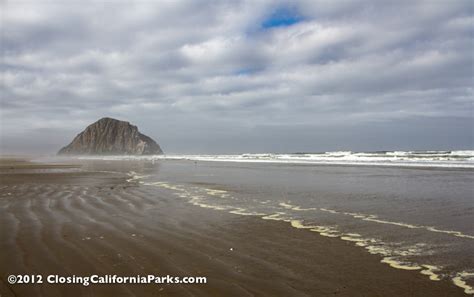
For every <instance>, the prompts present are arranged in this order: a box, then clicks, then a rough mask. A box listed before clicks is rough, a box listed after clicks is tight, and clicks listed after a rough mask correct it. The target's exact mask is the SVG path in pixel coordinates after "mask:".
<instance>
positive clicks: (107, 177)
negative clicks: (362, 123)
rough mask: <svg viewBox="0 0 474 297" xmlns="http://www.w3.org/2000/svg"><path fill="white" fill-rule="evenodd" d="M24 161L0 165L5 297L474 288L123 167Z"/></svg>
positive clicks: (444, 292) (419, 292)
mask: <svg viewBox="0 0 474 297" xmlns="http://www.w3.org/2000/svg"><path fill="white" fill-rule="evenodd" d="M9 162H10V163H9ZM13 163H14V162H11V161H6V160H3V161H2V164H3V165H5V164H6V165H5V166H4V167H3V170H2V171H1V172H2V173H0V174H1V175H0V250H1V253H0V277H1V280H0V296H2V297H3V296H466V295H464V294H463V292H462V290H461V289H459V288H457V287H455V286H454V285H452V284H451V283H449V282H447V281H437V282H435V281H430V280H428V278H427V277H426V276H422V275H421V274H419V273H418V272H416V271H401V270H395V269H392V268H390V267H389V266H387V265H383V264H381V263H380V260H381V259H380V258H379V257H378V256H374V255H370V254H367V253H366V252H364V251H363V250H362V249H358V248H355V247H354V246H353V245H352V244H351V243H348V242H342V241H340V240H338V239H334V238H327V237H322V236H318V235H317V234H315V233H314V232H307V231H305V230H298V229H294V228H291V227H290V226H289V224H287V223H284V222H273V221H264V220H261V219H258V218H254V217H243V216H238V215H233V214H228V213H224V212H216V211H213V210H208V209H202V208H199V207H195V206H192V205H189V204H186V203H185V202H184V201H182V200H177V199H175V198H174V197H167V196H158V195H157V194H156V193H154V192H153V191H152V190H151V189H148V188H147V187H146V186H139V185H138V184H133V183H132V184H131V183H127V182H126V181H125V180H126V177H125V176H121V175H116V174H115V175H114V174H107V173H87V172H86V173H81V172H70V173H66V172H53V173H48V172H39V173H38V172H33V173H32V172H29V171H28V170H19V169H20V168H19V167H21V168H22V169H25V168H28V166H33V165H34V166H33V167H30V168H33V169H38V168H40V167H41V166H40V165H38V164H29V165H28V164H26V163H22V162H19V163H18V162H17V163H16V164H17V165H15V164H13ZM12 167H13V168H12ZM53 167H54V166H53V165H51V164H49V165H46V166H43V168H53ZM63 168H65V167H63ZM10 274H41V275H43V276H46V275H48V274H59V275H63V276H70V275H81V276H86V275H92V274H99V275H105V274H117V275H122V276H133V275H137V274H140V275H147V274H156V275H168V274H169V275H173V276H206V277H207V284H199V285H197V284H196V285H178V284H173V285H159V284H153V285H90V286H89V287H84V286H81V285H50V284H43V285H18V284H17V285H9V284H8V283H7V281H6V279H7V276H8V275H10Z"/></svg>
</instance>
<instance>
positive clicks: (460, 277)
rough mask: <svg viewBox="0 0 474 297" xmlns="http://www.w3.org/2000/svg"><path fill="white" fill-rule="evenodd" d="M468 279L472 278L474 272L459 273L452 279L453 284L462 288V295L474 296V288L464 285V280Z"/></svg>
mask: <svg viewBox="0 0 474 297" xmlns="http://www.w3.org/2000/svg"><path fill="white" fill-rule="evenodd" d="M470 278H474V272H467V271H463V272H459V273H458V274H457V275H456V276H455V277H453V283H454V284H455V285H456V286H458V287H460V288H462V289H463V290H464V293H466V294H470V295H474V288H473V287H471V286H469V285H468V284H467V283H466V279H470Z"/></svg>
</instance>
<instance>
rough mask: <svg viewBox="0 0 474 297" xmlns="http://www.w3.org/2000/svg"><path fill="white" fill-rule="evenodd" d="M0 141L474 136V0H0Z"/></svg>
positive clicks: (321, 142) (326, 141)
mask: <svg viewBox="0 0 474 297" xmlns="http://www.w3.org/2000/svg"><path fill="white" fill-rule="evenodd" d="M0 1H1V2H0V6H1V7H0V10H1V14H0V26H1V27H0V29H1V50H2V59H1V63H0V75H1V84H0V92H1V94H0V95H1V102H0V103H1V109H0V153H2V154H12V153H18V154H31V153H37V154H54V153H55V152H57V150H59V148H61V147H62V146H64V145H66V144H68V143H69V142H70V141H71V140H72V139H73V138H74V136H75V135H77V134H78V133H79V132H81V131H82V130H83V129H84V128H85V127H86V126H87V125H89V124H91V123H93V122H95V121H96V120H98V119H100V118H102V117H106V116H107V117H113V118H117V119H120V120H126V121H129V122H131V123H132V124H134V125H137V126H138V128H139V130H140V131H141V132H142V133H144V134H146V135H148V136H150V137H152V138H154V139H155V140H156V141H157V142H158V143H159V144H160V145H161V147H162V148H163V150H164V151H165V153H186V154H191V153H195V154H198V153H209V154H217V153H248V152H250V153H251V152H282V153H288V152H321V151H334V150H352V151H375V150H430V149H435V150H455V149H474V108H473V102H474V100H473V99H474V96H473V94H474V92H473V86H474V84H473V82H474V80H473V77H474V76H473V72H474V70H473V69H474V64H473V62H474V54H473V52H474V22H473V21H474V2H473V1H470V0H467V1H456V0H452V1H442V0H432V1H411V0H410V1H408V0H406V1H405V0H400V1H363V0H360V1H359V0H354V1H352V0H340V1H330V0H301V1H278V0H275V1H265V0H264V1H258V0H257V1H255V0H254V1H252V0H249V1H247V0H232V1H112V0H109V1H88V0H85V1H84V0H81V1H78V0H64V1H59V0H56V1H41V0H39V1H21V0H15V1H11V0H0Z"/></svg>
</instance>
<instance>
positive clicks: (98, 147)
mask: <svg viewBox="0 0 474 297" xmlns="http://www.w3.org/2000/svg"><path fill="white" fill-rule="evenodd" d="M162 153H163V151H162V150H161V148H160V146H159V145H158V144H157V143H156V142H155V141H154V140H153V139H151V138H150V137H148V136H146V135H143V134H141V133H140V132H139V131H138V128H137V127H136V126H133V125H131V124H130V123H129V122H124V121H119V120H116V119H112V118H102V119H100V120H98V121H97V122H95V123H93V124H91V125H89V126H88V127H87V128H86V129H85V130H84V131H82V132H81V133H79V134H78V135H77V136H76V137H75V138H74V140H73V141H72V142H71V143H70V144H69V145H67V146H65V147H63V148H62V149H60V150H59V152H58V155H157V154H162Z"/></svg>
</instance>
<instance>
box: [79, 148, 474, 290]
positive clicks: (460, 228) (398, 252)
mask: <svg viewBox="0 0 474 297" xmlns="http://www.w3.org/2000/svg"><path fill="white" fill-rule="evenodd" d="M82 159H100V160H103V161H105V162H108V163H109V164H110V168H115V169H111V170H117V169H116V168H117V166H114V165H113V164H114V163H116V162H114V161H127V162H131V163H133V164H135V165H134V167H133V168H134V170H133V171H127V174H128V175H129V177H130V178H129V180H128V181H129V182H130V183H138V184H140V185H142V186H144V187H148V188H149V189H150V191H152V192H156V193H157V194H159V193H161V192H162V193H166V194H172V195H174V196H175V197H176V199H184V200H185V201H186V202H188V203H190V204H193V205H195V206H197V207H204V208H210V209H214V210H215V211H225V212H229V213H232V214H235V215H243V216H255V217H260V218H261V219H262V220H277V221H285V222H288V224H290V225H291V226H292V227H294V228H298V229H306V230H307V231H308V232H314V233H315V236H327V237H333V238H335V239H339V240H344V241H347V242H350V243H351V244H353V245H354V246H355V248H360V249H365V250H366V251H367V252H368V253H371V254H376V255H379V256H381V258H382V262H383V263H385V264H386V265H390V266H391V267H393V268H394V269H405V270H417V271H419V272H420V273H422V274H424V275H426V277H429V278H430V279H431V280H432V281H437V280H440V279H450V280H451V281H452V282H453V283H454V284H455V285H457V286H459V287H461V288H463V289H464V291H465V292H466V293H469V294H474V289H473V287H474V228H473V226H474V186H473V185H474V175H473V173H474V151H452V152H449V151H443V152H440V151H424V152H369V153H367V152H360V153H356V152H328V153H317V154H313V153H311V154H309V153H298V154H243V155H163V156H143V157H132V156H111V157H85V158H82ZM119 163H121V162H119ZM93 164H94V162H91V163H90V166H92V167H93V166H94V165H93ZM101 166H102V167H101V168H103V165H101ZM127 168H130V167H128V166H123V168H122V170H129V169H127Z"/></svg>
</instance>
